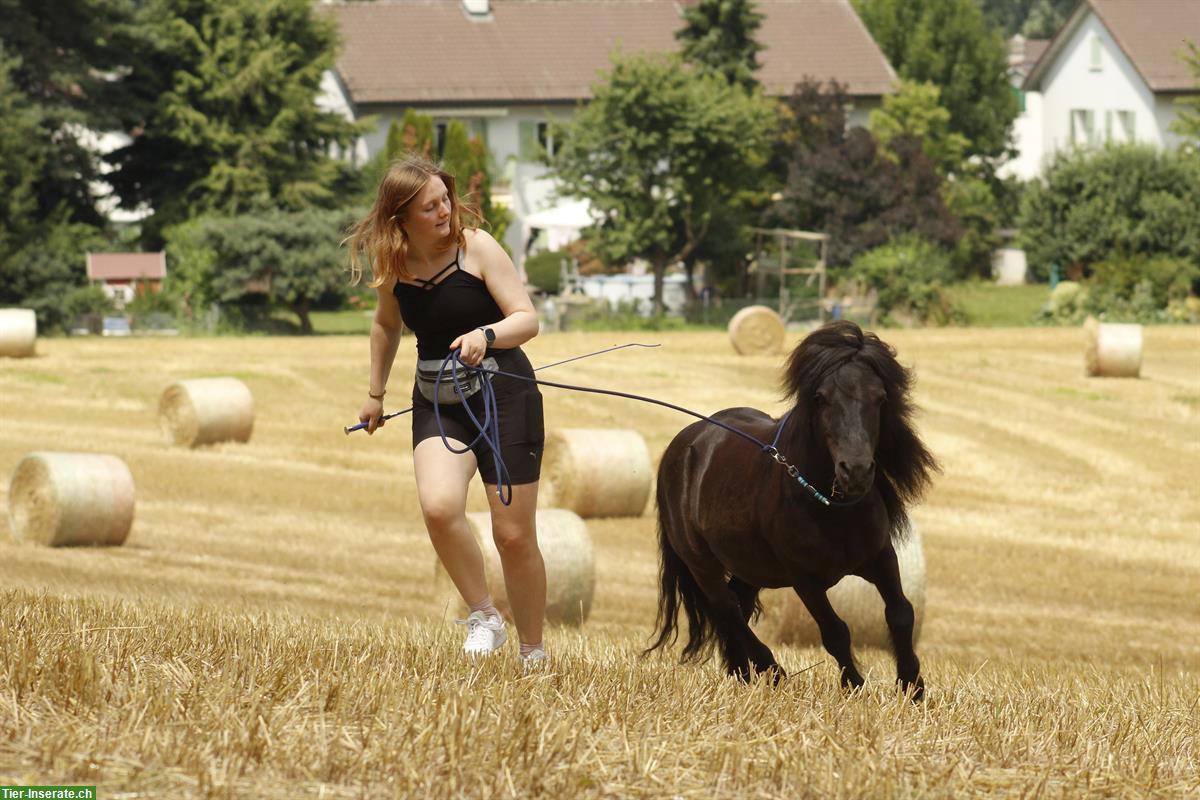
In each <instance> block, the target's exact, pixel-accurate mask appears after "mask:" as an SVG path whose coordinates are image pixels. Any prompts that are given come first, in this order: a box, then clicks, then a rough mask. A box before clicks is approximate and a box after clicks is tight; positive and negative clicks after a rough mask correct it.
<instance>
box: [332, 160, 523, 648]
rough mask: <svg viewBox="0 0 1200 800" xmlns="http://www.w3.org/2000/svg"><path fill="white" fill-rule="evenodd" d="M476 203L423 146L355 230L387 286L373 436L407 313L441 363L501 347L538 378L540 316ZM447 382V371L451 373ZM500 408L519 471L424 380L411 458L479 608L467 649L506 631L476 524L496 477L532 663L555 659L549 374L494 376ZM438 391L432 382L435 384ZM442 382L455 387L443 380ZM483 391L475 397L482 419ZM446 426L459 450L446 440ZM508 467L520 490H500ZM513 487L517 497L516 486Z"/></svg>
mask: <svg viewBox="0 0 1200 800" xmlns="http://www.w3.org/2000/svg"><path fill="white" fill-rule="evenodd" d="M463 212H466V213H467V214H470V215H471V216H472V217H474V219H475V220H478V219H479V215H478V212H477V211H476V210H475V209H474V208H472V207H470V206H468V205H466V204H465V203H460V201H459V199H458V196H457V193H456V191H455V185H454V178H453V177H452V176H450V175H448V174H447V173H445V172H443V171H442V170H441V169H439V168H438V167H437V166H436V165H434V164H432V163H430V162H429V161H427V160H425V159H423V158H420V157H408V158H405V159H403V160H400V161H397V162H395V163H394V164H392V166H391V167H390V168H389V169H388V172H387V174H386V175H385V176H384V177H383V180H382V181H381V182H380V184H379V191H378V193H377V195H376V198H375V204H374V206H373V207H372V208H371V211H370V213H368V214H367V216H366V217H365V218H363V219H362V220H361V221H359V222H358V224H356V225H355V226H354V228H353V229H352V231H351V235H350V237H349V239H348V240H347V241H349V242H350V245H351V270H352V275H353V279H354V281H355V282H357V280H358V279H359V277H360V276H361V274H362V269H361V266H360V263H359V261H360V258H365V259H367V260H368V261H369V263H370V264H371V268H372V270H373V273H374V281H373V282H372V283H371V284H370V285H371V286H373V287H374V288H375V289H376V290H377V291H378V293H379V303H378V306H377V307H376V310H375V319H374V322H373V323H372V325H371V376H370V385H369V387H368V391H367V399H366V401H365V402H364V403H363V406H362V411H361V412H360V414H359V419H360V420H361V421H363V422H366V423H367V433H369V434H374V433H375V430H376V429H377V428H378V427H379V426H380V425H381V424H382V422H381V419H380V418H381V417H382V416H383V398H384V395H385V393H386V390H387V383H388V376H389V374H390V372H391V367H392V361H393V360H394V359H395V356H396V348H397V345H398V344H399V342H400V331H401V325H402V324H404V325H406V326H407V327H408V328H410V329H411V330H413V331H414V332H415V333H416V335H417V354H418V359H420V360H421V361H429V360H435V359H436V360H437V361H441V360H442V359H444V358H445V357H446V355H447V354H448V353H450V352H452V351H454V350H459V351H460V353H459V355H460V358H461V359H462V361H463V362H464V363H465V364H468V365H473V366H474V365H478V364H480V362H481V361H482V360H483V359H484V357H485V356H486V357H492V358H495V360H496V364H497V366H498V368H499V369H500V370H503V371H505V372H510V373H514V374H519V375H525V376H527V377H530V378H532V377H533V367H532V366H531V365H530V363H529V360H528V359H527V358H526V357H525V354H524V353H523V352H522V351H521V349H520V345H521V344H523V343H525V342H527V341H529V340H530V339H532V338H533V337H534V336H536V335H537V333H538V319H537V314H536V313H535V312H534V310H533V304H532V303H531V302H530V300H529V295H528V294H526V292H525V288H524V286H523V285H522V283H521V279H520V277H519V276H518V274H517V270H516V268H515V267H514V266H513V263H512V260H511V259H509V257H508V255H507V254H506V253H505V252H504V250H503V249H502V248H501V247H500V245H499V244H497V242H496V240H495V239H493V238H492V237H491V236H490V235H489V234H488V233H486V232H485V231H482V230H479V229H478V228H468V227H464V225H463V220H462V216H461V215H462V214H463ZM446 378H447V383H449V380H448V379H449V375H448V374H447V376H446ZM491 382H492V386H493V388H494V390H495V395H496V399H497V406H498V409H499V419H500V443H501V447H500V451H501V452H500V455H501V457H502V459H503V463H504V466H505V467H506V468H507V476H503V475H498V474H497V469H496V466H495V464H494V463H493V462H494V459H493V454H492V452H491V448H490V446H489V445H488V444H487V443H486V442H485V441H482V439H481V440H480V441H478V442H476V443H475V444H474V445H473V446H472V447H471V449H470V450H466V446H467V444H469V443H471V442H472V441H474V440H475V439H476V433H477V431H476V429H475V426H474V424H473V423H472V422H471V421H470V419H469V417H468V415H467V413H466V409H464V407H463V405H461V404H457V405H455V404H453V403H454V402H455V401H456V400H457V398H456V397H450V398H448V400H449V401H450V402H446V401H445V400H443V401H442V402H441V404H440V406H439V409H438V411H439V413H440V417H441V426H440V429H439V424H438V420H437V418H436V417H435V414H434V408H433V403H432V402H431V401H430V400H429V399H426V396H425V394H423V393H422V391H421V386H419V385H417V384H414V386H413V390H412V405H413V413H412V432H413V466H414V469H415V472H416V479H417V496H418V498H419V500H420V503H421V511H422V514H423V515H424V518H425V527H426V528H427V529H428V531H429V538H430V539H431V540H432V542H433V547H434V550H436V551H437V554H438V558H440V559H441V562H442V564H443V565H444V566H445V568H446V572H448V573H449V575H450V578H451V580H453V581H454V585H455V587H456V588H457V589H458V591H459V593H460V594H461V595H462V598H463V600H464V601H466V603H467V605H468V606H469V607H470V609H471V611H470V614H469V615H468V617H467V619H466V620H460V622H461V623H462V624H465V625H466V626H467V639H466V642H465V643H464V645H463V650H464V651H465V652H466V653H468V654H469V655H487V654H488V653H491V652H493V651H495V650H496V649H498V648H499V647H500V646H501V645H503V644H504V642H505V640H506V639H507V634H506V632H505V627H504V620H503V618H502V617H501V616H500V612H499V611H497V610H496V607H495V605H493V603H492V598H491V595H490V594H489V593H488V586H487V580H486V578H485V576H484V570H483V555H482V553H481V552H480V549H479V546H478V545H477V544H476V542H475V539H474V537H473V536H472V535H471V532H470V530H469V528H468V527H467V518H466V504H467V487H468V485H469V483H470V480H471V477H472V476H473V475H474V474H475V471H476V470H477V469H478V470H479V473H480V475H481V476H482V478H483V481H484V483H485V484H486V485H487V489H488V492H487V495H488V502H489V503H490V505H491V513H492V535H493V536H494V538H495V542H496V549H497V550H498V551H499V553H500V560H501V564H502V565H503V570H504V583H505V586H506V588H507V594H508V600H509V604H510V605H511V607H512V615H513V620H514V622H515V623H516V627H517V633H518V635H519V637H520V653H521V659H522V663H523V665H524V666H525V667H526V668H528V667H531V666H534V665H535V664H537V662H540V661H542V660H543V659H545V657H546V652H545V649H544V648H543V646H542V621H543V617H544V615H545V608H546V568H545V565H544V563H543V562H542V554H541V551H540V550H539V549H538V543H537V532H536V529H535V527H534V512H535V510H536V508H537V490H538V477H539V471H540V467H541V456H542V446H543V441H544V434H543V424H542V397H541V393H540V392H538V389H537V384H534V383H530V382H528V381H522V380H518V379H516V378H510V377H505V376H502V375H497V376H495V377H494V378H491ZM426 389H427V390H428V387H426ZM443 390H445V387H444V386H443ZM483 396H484V393H483V392H482V391H480V392H477V393H476V394H474V395H472V396H471V397H470V398H469V399H468V400H467V401H466V404H467V405H469V406H470V408H471V409H472V411H473V412H474V413H475V416H476V417H477V418H478V419H480V420H482V419H483V418H484V407H483ZM442 431H444V432H445V435H446V437H447V438H448V439H449V440H450V441H449V444H450V446H451V447H453V448H454V449H455V450H460V451H461V450H466V452H464V453H461V454H460V453H454V452H451V450H450V449H448V448H447V447H446V446H445V445H444V444H443V442H442V439H441V432H442ZM504 477H507V478H508V479H509V481H510V482H511V484H512V495H511V502H510V503H509V504H507V505H506V504H505V503H503V502H501V499H500V497H499V496H498V487H499V485H500V484H501V483H502V482H503V478H504ZM505 499H508V498H505Z"/></svg>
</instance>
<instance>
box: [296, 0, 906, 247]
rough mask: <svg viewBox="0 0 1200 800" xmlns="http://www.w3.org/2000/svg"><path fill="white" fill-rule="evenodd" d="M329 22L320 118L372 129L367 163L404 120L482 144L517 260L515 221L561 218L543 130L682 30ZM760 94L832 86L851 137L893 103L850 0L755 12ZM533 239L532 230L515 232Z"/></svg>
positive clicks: (421, 19)
mask: <svg viewBox="0 0 1200 800" xmlns="http://www.w3.org/2000/svg"><path fill="white" fill-rule="evenodd" d="M319 8H320V9H321V10H322V11H323V12H324V13H330V14H332V15H333V16H334V18H335V19H336V20H337V23H338V26H339V28H340V30H341V34H342V40H343V46H342V53H341V55H340V56H339V58H338V60H337V64H336V75H334V76H332V78H333V79H332V80H330V81H328V85H330V86H332V87H335V88H336V90H337V92H339V93H340V95H341V97H340V98H327V99H326V100H325V101H324V102H323V104H324V105H325V106H326V107H331V108H332V107H342V108H345V109H348V110H349V111H350V113H351V114H352V115H353V116H354V117H355V118H359V117H363V116H366V115H377V117H378V127H377V128H376V130H375V131H374V132H373V133H371V134H369V135H368V136H367V137H366V138H365V142H366V150H367V154H368V155H369V156H374V155H375V154H376V153H378V152H379V151H380V149H382V147H383V146H384V144H385V140H386V136H387V130H388V127H389V126H390V125H391V122H392V121H393V120H396V119H399V118H401V117H402V116H403V114H404V111H405V109H406V108H413V109H414V110H416V111H419V112H421V113H423V114H426V115H428V116H431V117H433V120H434V124H435V126H437V128H438V131H439V135H440V133H441V132H442V131H444V130H445V126H446V125H447V124H448V122H449V121H450V120H454V119H458V120H461V121H462V122H463V123H464V124H466V126H467V129H468V131H469V132H470V133H471V134H472V135H481V136H483V137H484V139H485V141H486V142H487V144H488V148H489V150H490V151H491V153H492V156H493V157H494V158H495V161H496V164H497V165H498V166H499V167H500V169H501V172H502V174H501V175H500V176H499V180H498V181H496V185H495V186H494V191H495V193H496V195H497V197H496V199H497V200H500V201H501V202H507V203H508V204H509V206H510V207H511V208H512V210H513V212H514V214H515V216H516V217H517V220H516V224H514V225H512V226H511V227H510V229H509V234H508V239H507V242H508V245H509V246H510V248H511V249H512V251H513V253H515V254H517V257H518V261H520V260H522V259H523V256H524V245H525V242H524V241H523V240H522V228H523V221H524V220H525V219H526V218H527V217H529V216H530V215H532V214H535V213H537V212H541V211H546V210H548V209H550V208H552V207H553V206H555V204H556V202H557V201H556V200H555V198H554V196H553V188H554V187H553V185H552V183H551V182H550V181H549V180H547V179H546V177H545V175H546V168H545V167H543V166H542V165H541V164H539V163H538V161H537V156H538V150H539V146H540V147H544V148H546V149H548V150H550V151H551V152H552V151H553V149H554V142H553V141H552V139H551V133H550V126H549V123H550V121H551V120H554V119H560V118H564V117H568V116H569V115H571V114H572V113H574V110H575V108H576V107H577V106H578V104H579V103H581V102H586V101H587V100H588V99H590V98H591V96H592V89H591V87H592V85H593V84H595V83H596V82H597V81H599V80H600V73H601V71H603V70H605V69H607V68H609V67H610V65H611V56H612V55H613V54H614V53H618V52H620V53H624V54H627V55H629V54H636V53H644V52H656V51H657V52H664V51H672V50H675V49H676V47H677V43H676V41H675V38H674V34H675V31H676V30H678V29H679V28H681V27H682V25H683V20H682V17H681V15H680V10H681V6H680V4H679V3H678V2H675V0H570V2H566V1H561V2H543V1H539V0H490V2H489V0H463V2H459V0H403V2H389V1H388V0H379V1H377V2H372V3H330V4H326V5H322V6H319ZM757 9H758V11H759V12H761V13H762V14H763V15H764V20H763V24H762V27H761V28H760V29H759V31H758V36H757V38H758V40H759V42H760V43H762V44H763V45H764V46H765V50H763V51H762V52H761V53H760V54H759V61H760V63H761V64H762V68H761V70H760V71H759V75H758V77H759V80H760V81H761V82H762V84H763V86H764V87H765V89H766V91H767V92H768V93H769V94H774V95H781V94H787V93H790V92H791V90H792V88H793V87H794V86H795V84H797V83H799V82H801V81H802V80H804V79H805V78H807V77H811V78H815V79H817V80H822V81H827V80H836V81H838V82H839V83H841V84H843V85H844V86H845V87H846V91H847V94H848V95H849V96H850V98H851V99H852V103H853V105H852V108H851V111H850V119H851V124H865V123H866V117H867V114H868V112H869V111H870V109H872V108H874V107H877V106H878V105H879V103H880V99H881V97H882V96H883V95H884V94H885V93H889V92H891V91H893V86H894V84H895V82H896V74H895V72H894V71H893V70H892V67H891V66H890V65H889V64H888V62H887V59H886V58H885V57H884V55H883V53H882V52H881V51H880V49H879V47H878V45H876V43H875V41H874V40H873V39H872V38H871V36H870V34H869V33H868V32H867V29H866V27H865V26H864V25H863V24H862V21H861V20H860V19H859V18H858V16H857V15H856V14H855V13H854V10H853V9H852V8H851V7H850V4H849V2H848V0H761V1H760V2H759V3H757ZM524 227H526V228H527V227H528V226H524Z"/></svg>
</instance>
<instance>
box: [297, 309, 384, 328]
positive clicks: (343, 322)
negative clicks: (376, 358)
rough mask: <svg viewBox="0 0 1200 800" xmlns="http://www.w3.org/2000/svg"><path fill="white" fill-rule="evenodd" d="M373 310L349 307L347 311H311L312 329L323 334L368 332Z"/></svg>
mask: <svg viewBox="0 0 1200 800" xmlns="http://www.w3.org/2000/svg"><path fill="white" fill-rule="evenodd" d="M374 313H375V312H374V311H363V310H361V309H350V310H347V311H313V312H312V313H311V314H310V315H309V316H310V317H312V324H313V330H314V331H315V332H316V333H323V334H359V333H362V334H368V333H370V332H371V318H372V316H373V315H374Z"/></svg>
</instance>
